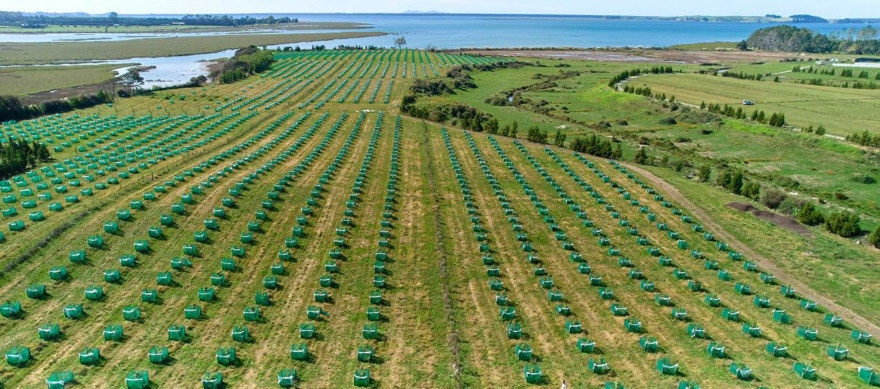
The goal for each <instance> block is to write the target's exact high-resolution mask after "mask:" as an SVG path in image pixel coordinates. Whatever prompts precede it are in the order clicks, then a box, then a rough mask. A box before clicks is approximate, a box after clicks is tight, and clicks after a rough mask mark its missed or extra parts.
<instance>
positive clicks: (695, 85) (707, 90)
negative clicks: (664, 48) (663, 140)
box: [629, 73, 880, 136]
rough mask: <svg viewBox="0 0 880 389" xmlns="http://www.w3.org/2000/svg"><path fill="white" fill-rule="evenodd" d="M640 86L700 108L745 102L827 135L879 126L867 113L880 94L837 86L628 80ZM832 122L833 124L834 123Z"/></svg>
mask: <svg viewBox="0 0 880 389" xmlns="http://www.w3.org/2000/svg"><path fill="white" fill-rule="evenodd" d="M629 84H630V85H631V86H635V87H644V86H647V87H650V88H651V90H652V91H654V92H655V93H657V92H662V93H666V95H667V96H675V98H676V100H678V101H681V102H684V103H688V104H693V105H700V103H702V102H706V104H722V105H724V104H728V105H733V106H737V107H740V106H742V104H741V102H742V100H752V101H753V102H754V103H755V105H752V106H742V108H743V110H744V111H745V112H746V113H748V114H750V113H751V112H752V111H753V110H761V111H764V112H765V113H766V114H767V115H770V113H771V112H781V113H784V114H785V119H786V122H788V123H790V124H791V125H793V126H796V127H802V128H803V127H807V126H810V125H813V126H818V125H820V124H821V125H824V126H825V127H826V128H827V129H828V132H829V133H831V134H835V135H841V136H843V135H847V134H851V133H855V132H862V131H864V130H868V131H873V129H875V128H877V125H878V122H877V121H876V120H875V119H874V118H872V117H871V116H870V115H865V114H864V113H865V112H870V111H873V110H875V109H877V108H878V107H880V100H878V98H877V93H876V91H873V90H859V89H846V88H834V87H823V86H811V85H798V84H790V83H772V82H764V81H749V80H739V79H734V78H728V77H718V76H710V75H701V74H687V73H685V74H671V75H656V76H655V75H648V76H643V77H639V78H636V79H634V80H631V81H630V82H629ZM831 118H833V120H832V119H831Z"/></svg>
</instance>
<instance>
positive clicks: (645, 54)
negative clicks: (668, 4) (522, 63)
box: [466, 49, 800, 64]
mask: <svg viewBox="0 0 880 389" xmlns="http://www.w3.org/2000/svg"><path fill="white" fill-rule="evenodd" d="M466 53H468V54H482V55H493V56H503V57H529V58H548V59H576V60H590V61H606V62H670V63H689V64H702V63H723V62H761V61H778V60H782V59H791V58H799V57H800V54H799V53H786V52H767V51H721V50H717V51H716V50H651V49H619V50H611V49H596V50H588V49H557V50H529V49H518V50H513V49H498V50H490V49H482V50H468V51H466Z"/></svg>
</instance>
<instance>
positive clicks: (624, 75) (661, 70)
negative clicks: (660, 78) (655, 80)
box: [608, 66, 675, 88]
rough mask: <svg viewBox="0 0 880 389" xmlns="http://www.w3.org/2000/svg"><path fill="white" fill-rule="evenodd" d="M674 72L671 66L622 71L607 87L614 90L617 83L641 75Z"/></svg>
mask: <svg viewBox="0 0 880 389" xmlns="http://www.w3.org/2000/svg"><path fill="white" fill-rule="evenodd" d="M674 72H675V70H673V69H672V66H654V67H651V68H649V69H630V70H624V71H622V72H620V73H618V74H617V75H615V76H614V77H611V80H610V81H608V86H609V87H611V88H614V87H615V86H616V85H617V84H618V83H619V82H622V81H626V80H627V79H629V78H630V77H637V76H640V75H642V74H663V73H674Z"/></svg>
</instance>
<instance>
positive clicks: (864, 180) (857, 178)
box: [849, 174, 877, 185]
mask: <svg viewBox="0 0 880 389" xmlns="http://www.w3.org/2000/svg"><path fill="white" fill-rule="evenodd" d="M849 180H850V181H852V182H856V183H859V184H868V185H870V184H874V183H876V182H877V180H875V179H874V177H871V176H869V175H867V174H855V175H853V176H852V177H850V179H849Z"/></svg>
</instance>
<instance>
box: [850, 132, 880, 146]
mask: <svg viewBox="0 0 880 389" xmlns="http://www.w3.org/2000/svg"><path fill="white" fill-rule="evenodd" d="M846 140H848V141H850V142H853V143H856V144H860V145H862V146H871V147H880V134H874V135H871V133H869V132H868V130H865V131H862V132H860V133H853V134H849V135H847V136H846Z"/></svg>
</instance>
